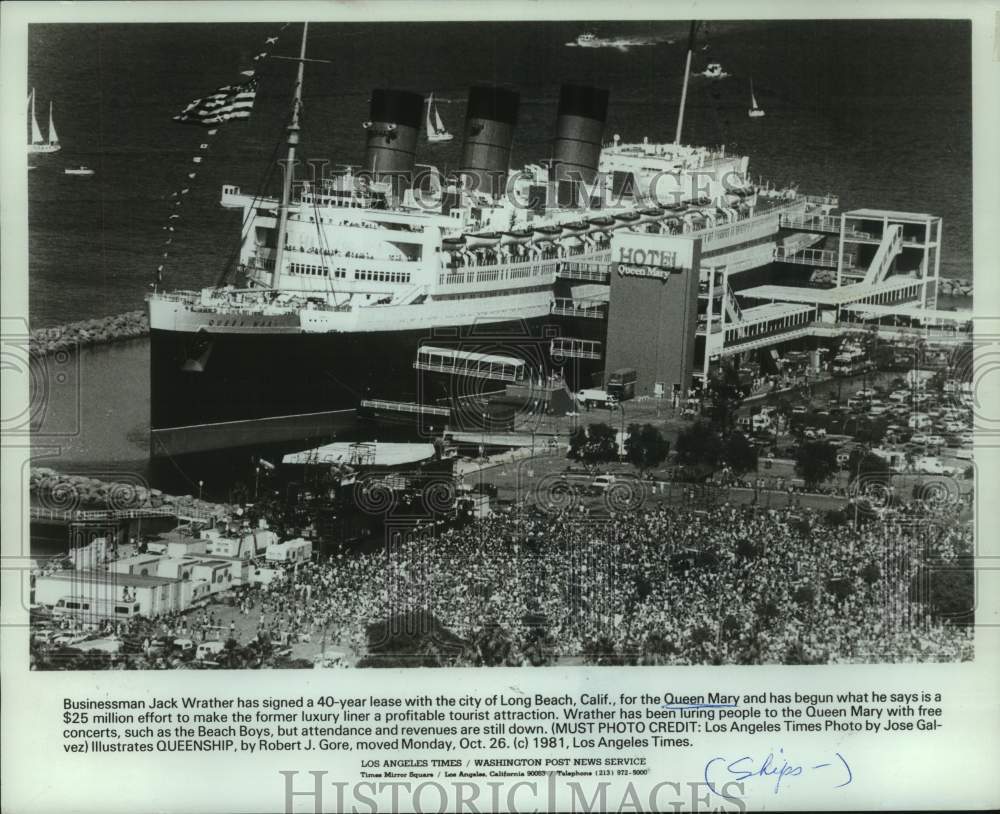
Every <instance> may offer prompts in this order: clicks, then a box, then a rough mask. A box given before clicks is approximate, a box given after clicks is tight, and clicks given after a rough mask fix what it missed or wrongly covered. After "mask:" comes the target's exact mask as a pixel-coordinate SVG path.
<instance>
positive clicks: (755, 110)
mask: <svg viewBox="0 0 1000 814" xmlns="http://www.w3.org/2000/svg"><path fill="white" fill-rule="evenodd" d="M763 115H764V111H763V110H762V109H761V108H760V106H759V105H758V104H757V97H756V96H755V95H754V92H753V79H752V78H751V80H750V109H749V110H748V111H747V116H749V117H750V118H751V119H759V118H760V117H761V116H763Z"/></svg>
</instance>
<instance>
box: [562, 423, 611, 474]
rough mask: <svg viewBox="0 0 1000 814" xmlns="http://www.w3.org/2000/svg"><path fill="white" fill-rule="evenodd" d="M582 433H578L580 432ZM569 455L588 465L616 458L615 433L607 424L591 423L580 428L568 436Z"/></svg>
mask: <svg viewBox="0 0 1000 814" xmlns="http://www.w3.org/2000/svg"><path fill="white" fill-rule="evenodd" d="M581 431H582V432H583V435H582V436H581V435H580V432H581ZM569 456H570V457H571V458H574V459H576V460H578V461H583V463H585V464H587V465H588V466H592V465H593V464H598V463H606V462H608V461H615V460H617V459H618V442H617V434H616V432H615V429H614V428H613V427H610V426H608V425H607V424H591V425H590V426H589V427H587V428H586V429H584V428H582V427H581V428H580V429H578V430H577V431H576V432H575V433H573V435H572V436H571V437H570V451H569Z"/></svg>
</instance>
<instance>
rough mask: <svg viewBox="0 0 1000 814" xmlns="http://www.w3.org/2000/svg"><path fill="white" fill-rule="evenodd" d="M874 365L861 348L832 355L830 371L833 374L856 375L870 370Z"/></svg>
mask: <svg viewBox="0 0 1000 814" xmlns="http://www.w3.org/2000/svg"><path fill="white" fill-rule="evenodd" d="M873 368H874V365H873V364H872V361H871V359H869V358H868V356H867V355H866V354H865V352H864V351H863V350H860V349H854V350H848V351H842V352H841V353H838V354H837V355H836V356H834V357H833V364H832V365H831V372H832V373H833V375H834V376H856V375H857V374H859V373H864V372H866V371H869V370H872V369H873Z"/></svg>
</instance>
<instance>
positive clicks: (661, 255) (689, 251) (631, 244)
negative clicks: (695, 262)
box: [611, 233, 694, 280]
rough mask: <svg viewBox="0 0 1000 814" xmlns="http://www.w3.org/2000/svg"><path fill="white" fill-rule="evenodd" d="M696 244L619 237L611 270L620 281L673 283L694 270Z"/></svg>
mask: <svg viewBox="0 0 1000 814" xmlns="http://www.w3.org/2000/svg"><path fill="white" fill-rule="evenodd" d="M693 255H694V241H693V240H691V239H690V238H687V237H681V236H678V235H652V234H635V233H624V234H615V236H614V237H613V238H612V240H611V267H612V268H613V269H614V270H615V271H616V272H617V273H618V275H619V276H620V277H646V278H649V279H654V280H669V279H670V277H671V275H673V274H680V273H681V272H684V271H688V270H690V269H691V266H692V258H693Z"/></svg>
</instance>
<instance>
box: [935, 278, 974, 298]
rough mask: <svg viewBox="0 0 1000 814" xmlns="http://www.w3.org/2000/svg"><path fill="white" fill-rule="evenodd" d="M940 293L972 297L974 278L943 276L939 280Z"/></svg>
mask: <svg viewBox="0 0 1000 814" xmlns="http://www.w3.org/2000/svg"><path fill="white" fill-rule="evenodd" d="M938 294H942V295H944V296H946V297H971V296H972V280H967V279H965V278H962V277H942V278H941V280H940V282H938Z"/></svg>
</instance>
